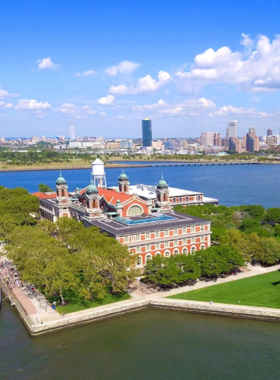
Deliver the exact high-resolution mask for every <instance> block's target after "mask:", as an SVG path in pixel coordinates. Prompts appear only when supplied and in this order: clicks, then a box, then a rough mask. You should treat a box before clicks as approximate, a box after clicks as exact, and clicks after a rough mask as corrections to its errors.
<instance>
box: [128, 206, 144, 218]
mask: <svg viewBox="0 0 280 380" xmlns="http://www.w3.org/2000/svg"><path fill="white" fill-rule="evenodd" d="M142 213H143V211H142V209H141V207H140V206H132V207H130V209H129V210H128V216H133V215H142Z"/></svg>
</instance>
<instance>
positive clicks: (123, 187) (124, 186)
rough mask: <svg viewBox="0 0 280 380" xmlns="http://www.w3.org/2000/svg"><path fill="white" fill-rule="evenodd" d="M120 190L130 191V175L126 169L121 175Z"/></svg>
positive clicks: (123, 191) (122, 191) (121, 191)
mask: <svg viewBox="0 0 280 380" xmlns="http://www.w3.org/2000/svg"><path fill="white" fill-rule="evenodd" d="M119 192H120V193H128V192H129V182H128V176H127V175H126V174H125V173H124V171H123V172H122V174H121V175H120V176H119Z"/></svg>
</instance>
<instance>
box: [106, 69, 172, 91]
mask: <svg viewBox="0 0 280 380" xmlns="http://www.w3.org/2000/svg"><path fill="white" fill-rule="evenodd" d="M171 81H172V77H171V75H170V74H168V73H167V72H166V71H159V73H158V80H156V79H153V78H152V77H151V75H146V76H145V77H140V78H139V79H138V83H137V86H136V87H135V86H126V85H125V84H121V85H119V86H111V87H110V88H109V93H111V94H114V95H125V94H150V93H153V92H156V91H157V90H159V89H160V88H162V87H165V86H166V85H168V84H169V83H170V82H171Z"/></svg>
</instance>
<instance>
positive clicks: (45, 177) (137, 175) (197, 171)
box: [0, 163, 280, 208]
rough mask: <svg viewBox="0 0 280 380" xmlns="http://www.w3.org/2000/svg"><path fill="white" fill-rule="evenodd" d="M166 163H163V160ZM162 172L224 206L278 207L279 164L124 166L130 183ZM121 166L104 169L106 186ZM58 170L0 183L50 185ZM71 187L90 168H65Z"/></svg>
mask: <svg viewBox="0 0 280 380" xmlns="http://www.w3.org/2000/svg"><path fill="white" fill-rule="evenodd" d="M165 164H166V163H165ZM161 172H163V175H164V178H165V180H166V181H167V182H168V183H169V185H170V186H173V187H179V188H182V189H186V190H194V191H202V192H203V193H204V194H205V195H206V196H208V197H213V198H218V199H219V201H220V204H224V205H226V206H233V205H240V204H261V205H263V206H264V207H266V208H268V207H280V198H279V189H280V165H221V166H172V167H169V166H166V167H151V168H150V167H147V168H126V169H125V173H126V174H127V175H128V177H129V181H130V183H131V184H136V183H144V184H147V185H155V184H156V183H157V182H158V181H159V180H160V177H161ZM120 173H121V169H107V170H106V176H107V184H108V186H113V185H117V183H118V176H119V174H120ZM58 174H59V173H58V171H57V170H56V171H30V172H9V173H0V185H4V186H7V187H16V186H20V187H24V188H26V189H28V190H29V191H30V192H35V191H38V185H39V183H44V184H47V185H49V186H51V187H52V188H54V187H55V180H56V178H57V177H58ZM62 174H63V176H64V177H65V179H66V180H67V183H68V186H69V189H70V190H74V189H76V187H80V188H82V187H85V186H87V185H88V184H89V181H90V169H79V170H64V171H62Z"/></svg>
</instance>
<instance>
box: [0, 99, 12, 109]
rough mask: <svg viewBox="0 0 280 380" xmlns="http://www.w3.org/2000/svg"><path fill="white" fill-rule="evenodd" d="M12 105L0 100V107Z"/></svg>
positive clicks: (10, 106)
mask: <svg viewBox="0 0 280 380" xmlns="http://www.w3.org/2000/svg"><path fill="white" fill-rule="evenodd" d="M13 107H14V105H13V104H12V103H6V102H4V100H0V108H13Z"/></svg>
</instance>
